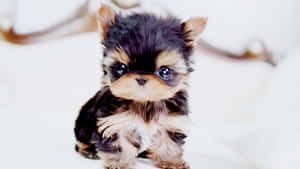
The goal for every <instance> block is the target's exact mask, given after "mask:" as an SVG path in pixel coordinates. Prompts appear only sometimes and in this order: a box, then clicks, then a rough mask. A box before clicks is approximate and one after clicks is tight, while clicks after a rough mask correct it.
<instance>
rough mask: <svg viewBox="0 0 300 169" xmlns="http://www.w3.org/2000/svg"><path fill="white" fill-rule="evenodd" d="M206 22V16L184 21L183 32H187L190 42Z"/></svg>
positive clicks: (200, 31)
mask: <svg viewBox="0 0 300 169" xmlns="http://www.w3.org/2000/svg"><path fill="white" fill-rule="evenodd" d="M206 24H207V18H203V17H198V18H192V19H190V20H188V21H186V22H185V23H184V30H185V32H189V34H188V36H189V39H190V40H192V43H194V40H196V39H197V37H198V36H199V35H200V34H201V33H202V32H203V31H204V29H205V27H206Z"/></svg>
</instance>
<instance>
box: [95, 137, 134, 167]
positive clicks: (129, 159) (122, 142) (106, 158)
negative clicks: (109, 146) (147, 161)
mask: <svg viewBox="0 0 300 169" xmlns="http://www.w3.org/2000/svg"><path fill="white" fill-rule="evenodd" d="M114 146H115V147H120V149H119V151H118V152H115V153H107V152H101V151H100V152H98V155H99V156H100V158H101V159H102V160H103V163H104V168H105V169H134V168H135V165H136V156H137V153H138V149H137V147H135V146H134V145H133V144H132V143H131V142H130V141H128V140H127V139H126V138H125V137H120V138H119V139H118V140H117V141H116V143H114Z"/></svg>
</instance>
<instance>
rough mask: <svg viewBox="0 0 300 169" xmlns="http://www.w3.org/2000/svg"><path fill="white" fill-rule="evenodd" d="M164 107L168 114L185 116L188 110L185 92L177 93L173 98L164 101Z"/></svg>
mask: <svg viewBox="0 0 300 169" xmlns="http://www.w3.org/2000/svg"><path fill="white" fill-rule="evenodd" d="M165 103H166V106H167V108H168V109H169V113H170V114H181V115H187V114H188V113H189V108H188V94H187V92H186V91H179V92H177V93H176V94H175V96H174V97H173V98H170V99H168V100H165Z"/></svg>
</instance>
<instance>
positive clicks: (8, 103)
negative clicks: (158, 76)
mask: <svg viewBox="0 0 300 169" xmlns="http://www.w3.org/2000/svg"><path fill="white" fill-rule="evenodd" d="M96 37H97V36H96V34H95V33H91V34H86V35H82V36H78V37H72V38H68V39H63V40H60V41H51V42H47V43H43V44H38V45H32V46H25V47H20V46H11V45H8V44H6V43H4V42H0V56H1V57H0V66H1V67H0V77H1V79H0V92H1V93H0V103H1V106H0V133H1V139H0V143H1V145H2V148H1V151H0V159H1V160H0V161H1V162H0V168H8V169H17V168H21V167H22V168H28V169H41V168H43V169H48V168H49V169H50V168H51V169H53V168H55V169H60V168H61V169H63V168H64V169H66V168H72V169H86V168H89V169H93V168H95V169H98V168H101V161H91V160H86V159H84V158H82V157H80V156H79V155H77V154H76V153H75V151H74V143H75V139H74V136H73V126H74V120H75V118H76V116H77V113H78V110H79V108H80V106H81V105H82V104H83V103H84V102H85V101H86V100H87V99H88V98H89V97H91V96H92V95H93V94H94V93H95V92H96V91H97V90H98V89H99V86H100V74H101V70H100V56H99V54H100V53H101V52H100V50H99V46H98V44H99V43H98V40H97V38H96ZM293 55H294V57H291V58H293V59H291V61H290V63H292V65H294V66H293V67H291V66H290V64H289V62H288V60H287V61H286V62H285V64H284V65H283V66H281V67H280V69H279V70H278V71H280V72H281V71H283V72H288V71H287V70H288V69H290V68H293V69H292V70H293V71H292V73H294V71H296V70H298V72H299V68H298V67H299V66H296V64H295V63H298V65H299V59H298V58H299V57H298V58H297V57H296V56H299V52H298V53H297V52H295V53H294V54H293ZM195 56H196V57H197V59H196V60H197V62H198V64H197V65H196V70H197V71H196V72H195V73H194V74H193V78H192V79H191V92H190V93H191V107H192V114H191V116H192V119H193V121H194V124H193V126H192V130H191V135H190V137H189V139H188V143H187V145H186V153H185V157H186V159H187V161H188V162H189V163H190V164H191V166H192V168H193V169H198V168H199V169H200V168H205V169H299V168H300V167H299V160H298V159H299V158H298V157H299V156H300V148H299V144H298V143H299V141H300V140H299V138H300V137H298V135H299V130H296V129H295V127H294V128H293V130H291V129H290V128H289V129H288V131H290V132H289V133H291V134H289V133H287V132H286V131H287V129H284V128H283V127H282V126H281V125H277V128H275V129H276V130H274V128H273V129H265V130H263V131H262V130H260V127H262V128H266V127H267V126H268V125H267V124H269V123H268V121H269V117H271V115H270V114H267V112H260V111H262V110H257V111H258V112H260V114H259V116H256V115H257V114H255V109H256V108H255V107H256V102H257V100H259V98H260V96H261V95H263V93H264V91H265V90H264V89H265V88H266V86H271V87H268V90H272V93H274V92H276V91H277V90H278V91H282V86H280V85H277V84H278V82H277V81H276V80H270V79H273V75H274V72H273V68H271V67H270V66H269V65H267V64H265V63H259V62H245V63H241V62H231V61H228V60H222V59H220V58H217V57H214V56H204V55H199V54H197V53H196V55H195ZM295 60H298V61H295ZM280 72H277V73H275V74H276V75H277V74H279V75H280ZM296 72H297V71H296ZM287 74H289V73H287ZM294 74H295V75H293V76H290V77H296V75H297V74H296V73H294ZM282 76H283V77H286V75H285V74H283V75H282ZM298 77H299V76H298ZM278 78H279V77H278ZM295 79H296V78H291V79H290V80H295ZM298 80H299V79H298ZM274 81H275V82H274ZM287 81H288V79H287ZM293 82H294V81H293ZM297 82H299V81H297ZM272 83H275V86H276V85H277V88H276V87H273V88H272V85H273V84H272ZM298 84H299V83H298ZM273 86H274V85H273ZM294 87H297V86H294ZM289 91H297V92H299V88H297V89H294V90H292V89H290V90H289ZM292 93H294V92H291V94H292ZM266 97H267V96H266ZM274 97H279V96H274ZM286 97H289V96H286ZM295 98H296V99H297V98H299V95H298V96H297V95H296V96H295ZM266 100H268V99H266ZM284 100H286V102H287V103H289V102H288V98H285V99H284ZM275 101H276V99H275ZM263 103H264V105H268V104H271V106H273V105H274V104H272V102H270V103H268V102H267V101H264V102H263ZM275 104H276V105H278V104H279V103H278V102H277V101H276V102H275ZM269 106H270V105H269ZM297 108H298V109H297ZM261 109H263V108H261ZM280 110H282V109H280ZM294 110H295V111H297V112H299V106H297V105H296V106H295V107H294ZM271 113H272V112H271ZM280 113H281V115H282V116H283V117H285V115H286V114H287V113H288V112H284V113H282V112H278V114H280ZM256 117H259V118H258V124H255V122H256V120H255V119H257V118H256ZM297 117H299V116H297ZM279 119H280V118H279ZM288 123H289V119H288V118H287V119H286V120H285V124H288ZM279 127H280V129H281V132H279V131H280V130H279ZM281 133H282V134H281ZM274 140H276V141H274ZM287 165H288V167H287ZM138 166H139V167H138V168H141V169H147V168H152V167H151V166H150V165H148V164H147V163H145V162H143V161H141V162H139V164H138Z"/></svg>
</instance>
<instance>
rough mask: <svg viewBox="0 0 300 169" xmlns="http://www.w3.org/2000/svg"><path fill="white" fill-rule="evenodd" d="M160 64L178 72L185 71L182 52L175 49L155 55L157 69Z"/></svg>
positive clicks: (183, 72)
mask: <svg viewBox="0 0 300 169" xmlns="http://www.w3.org/2000/svg"><path fill="white" fill-rule="evenodd" d="M162 66H168V67H171V68H173V69H174V70H176V72H178V73H182V74H185V73H187V66H186V64H185V62H184V59H183V56H182V54H180V53H179V52H178V51H175V50H171V51H164V52H162V53H160V54H159V55H158V56H157V58H156V69H159V68H160V67H162Z"/></svg>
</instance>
